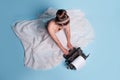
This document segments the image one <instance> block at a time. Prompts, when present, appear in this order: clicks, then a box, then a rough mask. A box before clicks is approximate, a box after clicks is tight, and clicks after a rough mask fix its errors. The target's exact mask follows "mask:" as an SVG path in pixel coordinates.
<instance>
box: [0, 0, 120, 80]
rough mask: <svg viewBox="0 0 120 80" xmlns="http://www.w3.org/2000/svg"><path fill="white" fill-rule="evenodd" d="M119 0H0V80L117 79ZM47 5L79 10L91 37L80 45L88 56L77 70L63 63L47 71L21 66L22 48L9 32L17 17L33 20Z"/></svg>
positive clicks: (119, 77)
mask: <svg viewBox="0 0 120 80" xmlns="http://www.w3.org/2000/svg"><path fill="white" fill-rule="evenodd" d="M119 3H120V1H119V0H73V1H72V0H71V1H70V0H69V1H68V0H66V1H61V0H41V1H40V0H0V28H1V29H0V51H1V52H0V55H1V56H0V80H120V61H119V60H120V42H119V41H120V35H119V34H120V5H119ZM48 7H54V8H64V9H81V10H82V11H83V12H84V13H85V14H86V17H87V18H88V20H89V21H90V23H91V25H92V27H93V29H94V32H95V39H94V41H93V42H92V43H91V44H89V45H88V46H87V47H86V48H84V51H85V52H90V53H91V56H90V57H89V59H88V60H87V64H86V65H85V66H84V67H83V68H82V69H81V70H80V71H71V70H67V69H66V68H65V67H64V66H63V64H60V65H58V66H56V67H55V68H53V69H51V70H46V71H42V70H36V71H35V70H31V69H28V68H25V67H24V49H23V47H22V45H21V43H20V41H19V39H18V38H17V37H16V36H15V34H14V32H13V31H12V24H13V23H14V22H15V21H18V20H26V19H27V20H30V19H36V18H38V17H39V15H40V14H41V13H43V12H44V10H46V9H47V8H48Z"/></svg>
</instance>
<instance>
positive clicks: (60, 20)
mask: <svg viewBox="0 0 120 80" xmlns="http://www.w3.org/2000/svg"><path fill="white" fill-rule="evenodd" d="M55 22H56V23H57V24H58V25H61V26H63V25H67V24H68V23H69V22H70V19H69V16H68V15H67V11H66V10H64V9H59V10H58V11H57V12H56V17H55Z"/></svg>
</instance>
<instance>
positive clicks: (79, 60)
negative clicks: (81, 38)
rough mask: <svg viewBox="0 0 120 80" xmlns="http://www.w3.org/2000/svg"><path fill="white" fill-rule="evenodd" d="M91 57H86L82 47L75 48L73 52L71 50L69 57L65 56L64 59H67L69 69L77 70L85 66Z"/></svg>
mask: <svg viewBox="0 0 120 80" xmlns="http://www.w3.org/2000/svg"><path fill="white" fill-rule="evenodd" d="M89 55H90V54H88V55H85V54H84V53H83V51H82V50H81V48H80V47H78V48H75V47H74V48H73V50H69V54H68V55H63V57H64V58H65V64H66V65H67V69H71V70H77V69H80V68H81V67H82V66H83V65H84V64H85V62H86V59H87V58H88V56H89Z"/></svg>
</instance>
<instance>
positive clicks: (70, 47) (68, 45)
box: [67, 42, 73, 50]
mask: <svg viewBox="0 0 120 80" xmlns="http://www.w3.org/2000/svg"><path fill="white" fill-rule="evenodd" d="M67 47H68V48H69V49H71V50H72V49H73V46H72V44H71V43H70V42H68V43H67Z"/></svg>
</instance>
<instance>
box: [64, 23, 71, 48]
mask: <svg viewBox="0 0 120 80" xmlns="http://www.w3.org/2000/svg"><path fill="white" fill-rule="evenodd" d="M65 33H66V36H67V46H68V48H70V49H73V46H72V44H71V41H70V38H71V33H70V24H68V25H67V26H66V28H65Z"/></svg>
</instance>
